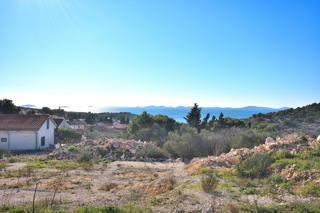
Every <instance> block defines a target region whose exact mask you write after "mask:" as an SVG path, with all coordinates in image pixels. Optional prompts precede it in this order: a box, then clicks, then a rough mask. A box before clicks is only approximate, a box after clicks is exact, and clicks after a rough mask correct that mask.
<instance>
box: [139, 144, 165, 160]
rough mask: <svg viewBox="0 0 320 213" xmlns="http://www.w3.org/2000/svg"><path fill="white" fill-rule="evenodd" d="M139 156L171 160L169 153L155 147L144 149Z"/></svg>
mask: <svg viewBox="0 0 320 213" xmlns="http://www.w3.org/2000/svg"><path fill="white" fill-rule="evenodd" d="M139 155H140V156H142V157H149V158H156V159H159V158H162V159H167V158H169V153H168V152H167V151H165V150H163V149H160V148H157V147H155V146H151V147H144V148H143V149H142V150H141V151H140V152H139Z"/></svg>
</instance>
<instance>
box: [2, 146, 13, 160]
mask: <svg viewBox="0 0 320 213" xmlns="http://www.w3.org/2000/svg"><path fill="white" fill-rule="evenodd" d="M10 154H11V152H10V150H6V149H2V148H0V159H3V157H8V156H10Z"/></svg>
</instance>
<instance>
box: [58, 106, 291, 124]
mask: <svg viewBox="0 0 320 213" xmlns="http://www.w3.org/2000/svg"><path fill="white" fill-rule="evenodd" d="M62 108H63V109H64V110H65V111H76V112H92V113H101V112H130V113H132V114H136V115H141V114H142V113H143V112H144V111H146V112H147V113H149V114H151V115H158V114H161V115H167V116H168V117H170V118H173V119H175V120H176V121H177V122H183V123H185V122H186V120H185V119H184V117H186V116H187V115H188V113H189V112H190V110H191V108H192V107H165V106H145V107H95V106H87V107H62ZM200 108H201V115H202V118H203V117H205V116H206V115H207V113H210V119H211V118H212V116H213V115H214V116H216V117H217V118H218V117H219V115H220V113H223V115H224V117H228V116H229V117H231V118H238V119H240V118H249V117H251V116H252V115H253V114H258V113H263V114H266V113H269V112H278V111H280V110H284V109H288V108H287V107H283V108H268V107H256V106H248V107H243V108H220V107H200ZM210 119H209V120H210Z"/></svg>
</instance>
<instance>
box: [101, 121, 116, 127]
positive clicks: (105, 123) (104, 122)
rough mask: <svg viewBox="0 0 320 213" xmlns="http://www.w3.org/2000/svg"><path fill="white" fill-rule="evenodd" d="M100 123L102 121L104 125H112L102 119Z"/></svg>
mask: <svg viewBox="0 0 320 213" xmlns="http://www.w3.org/2000/svg"><path fill="white" fill-rule="evenodd" d="M101 123H103V124H104V125H106V126H113V125H112V123H110V122H108V121H102V122H101Z"/></svg>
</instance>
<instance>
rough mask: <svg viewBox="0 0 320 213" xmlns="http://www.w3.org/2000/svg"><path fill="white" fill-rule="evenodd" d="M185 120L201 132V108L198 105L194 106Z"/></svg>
mask: <svg viewBox="0 0 320 213" xmlns="http://www.w3.org/2000/svg"><path fill="white" fill-rule="evenodd" d="M183 118H184V119H185V120H186V121H187V123H188V124H189V126H191V127H194V128H196V129H197V130H198V132H200V123H201V108H199V106H198V104H197V103H195V104H194V106H193V107H192V108H191V111H190V112H189V113H188V115H187V116H186V117H183Z"/></svg>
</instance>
